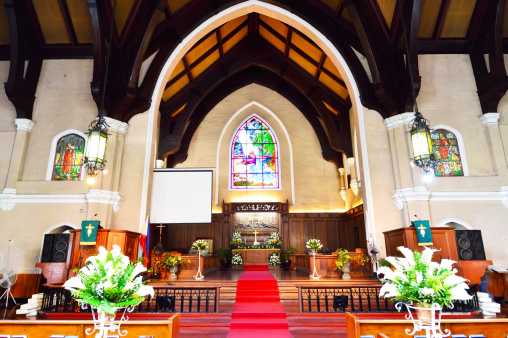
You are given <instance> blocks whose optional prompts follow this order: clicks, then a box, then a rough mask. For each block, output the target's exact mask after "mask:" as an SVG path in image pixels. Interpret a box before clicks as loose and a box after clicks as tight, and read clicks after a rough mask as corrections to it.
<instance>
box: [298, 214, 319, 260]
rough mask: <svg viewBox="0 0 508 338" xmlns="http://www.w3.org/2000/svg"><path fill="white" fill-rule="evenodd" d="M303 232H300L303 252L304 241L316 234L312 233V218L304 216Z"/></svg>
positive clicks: (314, 236)
mask: <svg viewBox="0 0 508 338" xmlns="http://www.w3.org/2000/svg"><path fill="white" fill-rule="evenodd" d="M302 223H303V233H301V234H302V235H303V236H302V237H303V245H302V249H303V250H302V251H301V252H305V251H306V248H305V243H307V241H308V240H309V239H311V238H316V235H315V233H314V222H313V221H312V219H308V218H304V219H303V221H302Z"/></svg>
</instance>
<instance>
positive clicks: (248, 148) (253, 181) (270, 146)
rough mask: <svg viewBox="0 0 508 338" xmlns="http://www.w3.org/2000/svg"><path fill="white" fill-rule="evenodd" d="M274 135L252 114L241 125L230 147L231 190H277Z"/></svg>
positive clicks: (277, 178) (276, 153) (277, 169)
mask: <svg viewBox="0 0 508 338" xmlns="http://www.w3.org/2000/svg"><path fill="white" fill-rule="evenodd" d="M279 185H280V183H279V159H278V148H277V139H276V138H275V134H274V133H273V131H271V130H270V128H269V127H268V126H267V124H266V123H265V122H263V121H262V120H261V119H260V118H259V117H256V116H253V117H251V118H249V119H248V120H247V121H246V122H245V123H243V124H242V125H241V126H240V128H238V130H237V132H236V134H235V136H234V138H233V143H232V146H231V189H278V188H279Z"/></svg>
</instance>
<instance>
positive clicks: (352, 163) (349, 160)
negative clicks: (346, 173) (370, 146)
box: [347, 157, 355, 167]
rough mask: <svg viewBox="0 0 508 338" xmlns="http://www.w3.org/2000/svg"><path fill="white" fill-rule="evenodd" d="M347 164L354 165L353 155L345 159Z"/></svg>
mask: <svg viewBox="0 0 508 338" xmlns="http://www.w3.org/2000/svg"><path fill="white" fill-rule="evenodd" d="M347 164H348V165H349V166H350V167H352V166H354V165H355V158H354V157H349V158H348V159H347Z"/></svg>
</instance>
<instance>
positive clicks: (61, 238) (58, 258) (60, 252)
mask: <svg viewBox="0 0 508 338" xmlns="http://www.w3.org/2000/svg"><path fill="white" fill-rule="evenodd" d="M54 236H55V237H53V251H52V252H51V257H52V262H57V263H63V262H65V261H66V260H67V252H68V251H69V237H70V236H71V235H70V234H55V235H54Z"/></svg>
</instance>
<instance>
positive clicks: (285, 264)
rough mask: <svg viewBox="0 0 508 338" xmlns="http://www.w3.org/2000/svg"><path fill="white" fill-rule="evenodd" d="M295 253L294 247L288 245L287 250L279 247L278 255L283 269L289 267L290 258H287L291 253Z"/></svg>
mask: <svg viewBox="0 0 508 338" xmlns="http://www.w3.org/2000/svg"><path fill="white" fill-rule="evenodd" d="M294 253H296V249H295V248H293V247H292V246H290V247H289V248H287V250H284V249H280V250H279V257H280V260H281V261H282V268H283V269H284V270H289V269H290V268H291V260H290V259H289V258H290V257H291V255H292V254H294Z"/></svg>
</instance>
